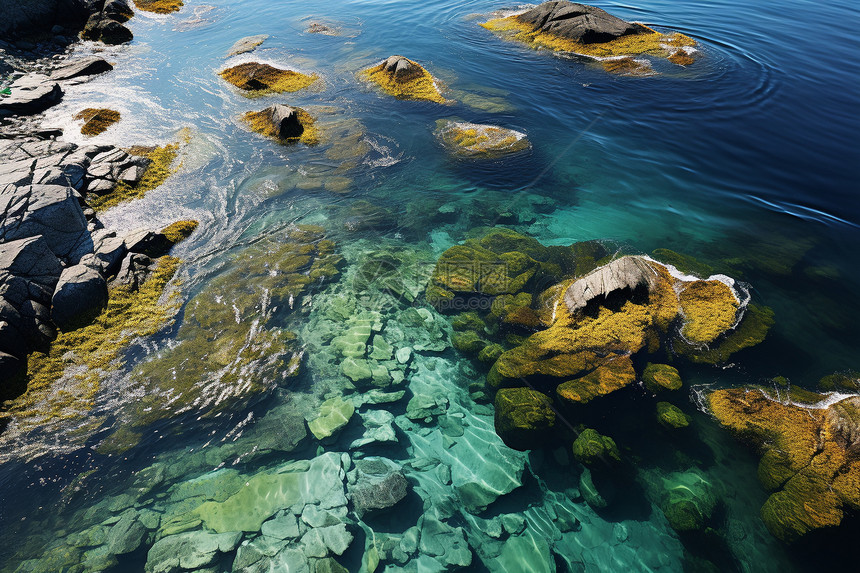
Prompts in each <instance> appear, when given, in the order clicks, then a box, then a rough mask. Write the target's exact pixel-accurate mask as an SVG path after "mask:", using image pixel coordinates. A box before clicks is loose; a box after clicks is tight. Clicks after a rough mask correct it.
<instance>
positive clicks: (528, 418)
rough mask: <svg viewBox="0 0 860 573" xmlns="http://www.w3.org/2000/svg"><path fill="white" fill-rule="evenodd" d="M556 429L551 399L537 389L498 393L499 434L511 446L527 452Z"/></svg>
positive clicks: (497, 418)
mask: <svg viewBox="0 0 860 573" xmlns="http://www.w3.org/2000/svg"><path fill="white" fill-rule="evenodd" d="M553 426H555V411H554V410H553V409H552V400H550V399H549V398H548V397H546V396H545V395H544V394H541V393H540V392H538V391H536V390H530V389H528V388H505V389H503V390H499V391H498V392H497V393H496V432H497V433H498V434H499V436H500V437H501V438H502V439H503V440H504V441H505V443H506V444H508V445H509V446H511V447H514V448H516V449H521V450H527V449H530V448H531V447H532V445H533V444H535V443H540V441H541V440H542V438H545V437H546V436H548V435H549V432H550V431H551V430H552V428H553Z"/></svg>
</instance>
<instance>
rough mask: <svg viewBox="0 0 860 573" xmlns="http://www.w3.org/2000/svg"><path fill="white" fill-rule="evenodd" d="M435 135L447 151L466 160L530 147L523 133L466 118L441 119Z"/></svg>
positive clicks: (489, 156)
mask: <svg viewBox="0 0 860 573" xmlns="http://www.w3.org/2000/svg"><path fill="white" fill-rule="evenodd" d="M435 135H436V137H437V138H438V139H439V141H440V142H441V143H442V145H443V146H444V147H445V149H447V150H448V152H449V153H451V154H452V155H455V156H457V157H464V158H468V159H497V158H499V157H503V156H505V155H510V154H512V153H517V152H519V151H524V150H526V149H529V148H530V147H531V144H530V143H529V140H528V137H526V134H525V133H521V132H519V131H514V130H513V129H506V128H503V127H499V126H496V125H484V124H479V123H469V122H465V121H455V120H448V119H440V120H438V121H437V122H436V132H435Z"/></svg>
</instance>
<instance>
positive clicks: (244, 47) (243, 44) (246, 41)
mask: <svg viewBox="0 0 860 573" xmlns="http://www.w3.org/2000/svg"><path fill="white" fill-rule="evenodd" d="M268 39H269V35H268V34H258V35H256V36H246V37H244V38H242V39H241V40H237V41H236V43H235V44H233V46H232V47H231V48H230V49H229V50H227V57H228V58H229V57H232V56H238V55H239V54H245V53H247V52H253V51H254V50H256V49H257V46H259V45H260V44H262V43H263V42H265V41H266V40H268Z"/></svg>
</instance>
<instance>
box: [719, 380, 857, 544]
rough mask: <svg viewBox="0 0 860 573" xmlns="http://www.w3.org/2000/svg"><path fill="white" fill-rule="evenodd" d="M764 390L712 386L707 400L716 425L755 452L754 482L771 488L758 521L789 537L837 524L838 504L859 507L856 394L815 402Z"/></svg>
mask: <svg viewBox="0 0 860 573" xmlns="http://www.w3.org/2000/svg"><path fill="white" fill-rule="evenodd" d="M771 394H775V392H773V391H769V390H766V389H763V388H755V387H753V388H733V389H726V390H716V391H714V392H711V393H710V394H709V395H708V396H707V404H708V407H709V408H710V411H711V413H712V414H713V415H714V417H716V418H717V420H718V421H719V422H720V423H721V424H722V425H723V426H725V427H727V428H729V429H731V430H733V431H734V432H735V433H736V435H737V436H738V437H739V438H741V439H743V440H744V441H747V442H749V443H751V444H752V445H753V446H755V447H756V448H758V449H759V451H760V452H761V453H762V459H761V462H760V464H759V471H758V475H759V479H760V481H761V482H762V484H763V485H764V486H765V487H766V488H768V489H771V490H778V491H776V492H775V493H773V494H772V495H771V496H770V497H769V498H768V499H767V501H766V502H765V504H764V506H763V507H762V510H761V516H762V520H763V521H764V522H765V525H767V527H768V529H769V530H770V531H771V533H773V534H774V535H775V536H776V537H778V538H779V539H781V540H783V541H786V542H792V541H796V540H797V539H799V538H801V537H803V536H804V535H806V534H807V533H809V532H811V531H814V530H816V529H821V528H824V527H835V526H837V525H839V524H840V523H841V521H842V517H843V513H844V509H845V508H850V509H852V510H854V511H856V510H857V509H860V396H851V397H848V398H843V399H842V400H839V401H837V402H835V403H833V404H831V405H829V406H827V407H816V406H815V405H811V406H810V405H804V404H800V403H794V402H788V403H784V402H783V401H777V399H776V396H773V395H771ZM821 398H822V399H823V398H825V397H824V396H821ZM825 404H826V402H825Z"/></svg>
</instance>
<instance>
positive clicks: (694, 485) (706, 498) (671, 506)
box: [660, 469, 718, 532]
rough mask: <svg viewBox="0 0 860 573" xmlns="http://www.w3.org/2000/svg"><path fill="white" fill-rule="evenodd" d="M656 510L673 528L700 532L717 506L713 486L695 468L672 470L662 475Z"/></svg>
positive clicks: (679, 530) (680, 530)
mask: <svg viewBox="0 0 860 573" xmlns="http://www.w3.org/2000/svg"><path fill="white" fill-rule="evenodd" d="M662 490H663V491H662V495H661V499H660V509H662V510H663V514H664V515H665V516H666V520H667V521H668V522H669V525H671V526H672V528H673V529H674V530H675V531H678V532H685V531H701V530H704V528H705V527H706V526H707V525H708V523H709V522H710V520H711V518H712V517H713V514H714V510H715V509H716V507H717V501H718V499H717V496H716V492H715V490H714V487H713V486H712V485H711V483H710V482H708V481H707V480H706V479H705V477H704V475H703V474H702V473H701V472H700V471H699V470H695V469H693V470H689V471H686V472H675V473H672V474H669V475H668V476H667V477H665V478H663V482H662Z"/></svg>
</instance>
